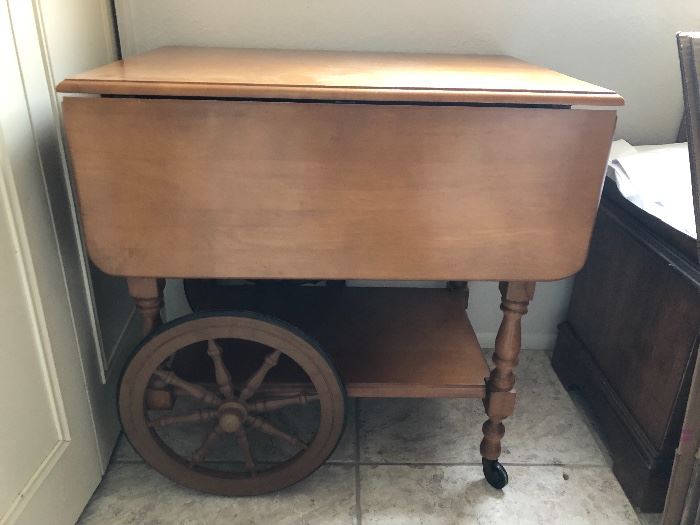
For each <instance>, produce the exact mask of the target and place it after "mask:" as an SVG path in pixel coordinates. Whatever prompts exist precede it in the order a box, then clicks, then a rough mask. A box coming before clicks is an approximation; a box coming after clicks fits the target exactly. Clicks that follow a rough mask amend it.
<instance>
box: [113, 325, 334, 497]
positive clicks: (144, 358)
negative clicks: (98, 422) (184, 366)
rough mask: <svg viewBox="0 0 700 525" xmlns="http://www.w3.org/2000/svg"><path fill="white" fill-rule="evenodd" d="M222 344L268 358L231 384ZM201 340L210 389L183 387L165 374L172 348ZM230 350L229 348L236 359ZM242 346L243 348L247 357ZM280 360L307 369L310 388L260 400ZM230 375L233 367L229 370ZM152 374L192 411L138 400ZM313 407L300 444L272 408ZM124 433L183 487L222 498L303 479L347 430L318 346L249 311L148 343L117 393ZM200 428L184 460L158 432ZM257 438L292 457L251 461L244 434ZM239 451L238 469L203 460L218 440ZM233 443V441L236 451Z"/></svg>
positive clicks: (165, 330) (170, 328)
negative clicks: (281, 446)
mask: <svg viewBox="0 0 700 525" xmlns="http://www.w3.org/2000/svg"><path fill="white" fill-rule="evenodd" d="M225 341H234V343H235V342H236V341H252V342H255V343H256V344H258V345H260V346H262V347H263V348H265V353H264V355H263V356H261V357H262V359H260V360H259V361H258V363H257V366H256V368H255V369H254V371H253V373H252V374H250V376H249V377H247V378H246V379H244V380H243V381H241V383H239V384H236V383H234V382H233V381H232V378H231V374H230V372H229V368H227V367H226V365H225V364H224V362H223V360H222V359H221V353H222V349H221V346H220V345H223V344H224V342H225ZM198 343H205V344H206V347H207V355H208V356H209V358H210V361H209V363H210V366H211V367H212V368H213V369H214V375H215V377H216V386H215V387H213V388H212V387H210V386H203V385H201V384H197V383H192V382H189V381H187V380H185V379H183V378H182V377H180V376H179V375H178V374H177V373H175V372H174V371H172V370H171V369H169V368H168V366H167V365H166V363H168V362H169V361H172V360H174V359H173V357H174V356H175V354H176V353H177V352H179V351H180V350H182V349H184V348H188V347H191V346H192V345H196V344H198ZM236 348H237V347H236V346H234V347H233V348H230V349H229V350H230V351H231V353H233V354H234V357H238V356H237V355H235V354H236V352H235V350H236ZM245 350H246V347H244V348H243V351H245ZM282 355H284V356H285V357H286V358H287V359H289V360H290V361H292V362H294V363H296V364H297V365H298V366H299V367H300V368H301V369H302V370H303V372H304V374H305V376H306V378H307V382H306V384H305V388H306V390H299V391H296V392H293V393H291V394H287V395H285V396H283V397H276V398H272V399H270V398H268V397H265V396H264V395H263V397H259V394H260V393H259V392H258V391H259V389H260V386H261V384H262V382H263V380H264V379H265V376H266V375H268V374H269V372H270V371H271V369H273V368H274V367H275V366H276V365H277V364H278V362H279V361H280V357H281V356H282ZM231 369H233V370H235V368H234V367H232V368H231ZM153 375H155V376H157V377H158V378H159V379H161V380H162V381H164V382H165V383H167V384H168V385H170V386H171V387H173V388H175V389H177V391H178V394H179V396H183V397H188V398H189V399H191V400H193V401H195V402H196V408H195V407H192V406H190V407H189V408H188V410H186V411H182V410H178V409H175V410H173V411H172V412H169V413H165V414H164V413H163V411H162V410H158V411H149V410H146V404H145V403H144V399H145V398H146V392H147V390H148V388H147V387H148V384H149V382H150V380H151V377H152V376H153ZM308 404H317V405H318V410H319V418H318V424H317V427H316V430H315V432H314V433H313V436H312V438H311V439H309V440H308V441H302V440H301V439H299V437H297V436H296V435H295V434H292V433H290V432H289V431H288V430H283V429H282V428H280V427H278V426H277V425H276V424H275V423H273V422H272V420H271V418H270V415H271V413H273V412H277V411H279V410H283V409H285V408H287V407H292V406H300V405H308ZM119 409H120V414H121V416H122V423H123V425H124V430H125V432H126V434H127V436H128V437H129V441H130V442H131V444H132V445H133V446H134V448H135V449H136V451H137V452H138V453H139V454H141V455H142V456H143V457H144V458H145V459H146V460H147V461H148V462H149V464H151V465H152V466H153V467H154V468H155V469H157V470H158V471H159V472H161V473H163V474H164V475H166V476H169V477H171V478H173V479H176V480H177V481H178V482H179V483H182V484H183V485H186V486H188V487H191V488H194V489H197V490H202V491H205V492H211V493H214V494H221V495H225V496H250V495H256V494H263V493H265V492H272V491H275V490H279V489H281V488H283V487H286V486H288V485H290V484H292V483H296V482H297V481H299V480H301V479H303V478H304V477H306V476H307V475H309V474H310V473H312V472H313V471H314V470H316V468H318V467H319V466H320V465H321V464H322V463H323V462H324V461H325V460H326V458H327V457H328V456H329V455H330V454H331V452H333V449H334V448H335V445H336V443H337V442H338V439H339V438H340V435H341V432H342V430H343V426H344V424H345V395H344V392H343V387H342V384H341V383H340V381H339V380H338V377H337V374H336V373H335V370H334V369H333V366H332V365H331V364H330V362H329V361H328V360H327V358H326V357H325V356H324V355H323V354H322V351H321V350H320V348H319V347H318V346H317V345H315V344H314V343H313V342H312V341H310V340H308V339H307V338H306V337H305V336H303V335H302V334H301V333H299V332H298V331H296V330H294V329H292V328H291V327H287V326H284V325H283V324H281V323H278V322H274V321H271V320H270V319H266V318H263V317H260V316H257V315H255V314H237V315H226V314H223V315H217V314H213V315H205V316H189V317H186V318H185V319H180V320H177V321H174V322H171V323H169V324H168V325H166V326H163V327H162V328H161V329H160V330H159V331H158V332H157V333H156V334H155V335H154V336H153V337H151V338H150V339H148V340H146V341H145V342H144V343H143V344H142V346H141V347H140V348H139V350H138V351H137V352H136V355H135V356H134V358H133V359H132V360H131V362H130V363H129V365H128V366H127V369H126V371H125V373H124V379H123V380H122V385H121V390H120V393H119ZM197 424H203V425H204V426H205V429H206V432H205V433H204V439H203V440H202V443H201V445H200V446H199V447H198V448H197V449H196V450H194V451H193V452H191V454H189V455H188V456H184V455H183V454H182V453H181V452H180V451H179V450H176V449H173V448H172V446H173V445H172V444H170V443H169V442H168V438H167V436H166V435H165V434H159V432H158V430H159V429H162V428H164V427H170V426H174V425H176V426H179V425H188V426H192V425H197ZM256 432H258V433H262V434H266V435H268V436H271V437H272V438H274V439H276V440H279V441H281V442H284V443H286V444H288V445H291V447H293V449H294V453H292V454H290V455H289V457H287V458H285V459H284V460H283V461H280V462H275V463H274V464H273V465H263V464H260V463H259V462H257V460H256V458H255V456H254V452H253V451H252V449H251V444H250V442H249V435H254V434H255V433H256ZM222 440H229V441H230V442H231V444H230V445H228V446H232V445H233V446H238V447H239V449H240V451H241V453H242V456H243V459H244V464H243V470H236V469H235V465H227V464H221V463H217V464H216V465H213V464H209V463H206V460H207V458H208V456H209V454H210V453H211V452H212V451H213V449H214V447H215V445H216V444H217V442H219V441H222ZM234 444H235V445H234Z"/></svg>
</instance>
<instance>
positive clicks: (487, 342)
mask: <svg viewBox="0 0 700 525" xmlns="http://www.w3.org/2000/svg"><path fill="white" fill-rule="evenodd" d="M476 338H477V340H478V341H479V345H480V346H481V348H493V345H494V343H495V342H496V333H495V332H480V333H477V334H476ZM556 340H557V334H527V333H524V334H523V335H522V348H523V350H552V349H553V348H554V343H555V342H556Z"/></svg>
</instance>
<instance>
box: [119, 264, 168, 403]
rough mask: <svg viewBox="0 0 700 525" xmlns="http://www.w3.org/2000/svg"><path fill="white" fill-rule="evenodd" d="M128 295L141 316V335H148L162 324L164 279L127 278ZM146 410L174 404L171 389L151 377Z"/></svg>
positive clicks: (159, 380)
mask: <svg viewBox="0 0 700 525" xmlns="http://www.w3.org/2000/svg"><path fill="white" fill-rule="evenodd" d="M126 282H127V286H128V287H129V295H131V298H132V299H133V300H134V302H135V303H136V309H137V310H138V311H139V314H141V326H142V333H143V335H144V337H145V336H147V335H148V334H150V333H151V332H152V331H153V330H155V329H156V328H157V327H158V326H160V324H161V323H162V322H163V321H162V319H161V316H160V311H161V309H162V308H163V288H164V287H165V280H164V279H153V278H147V277H128V278H127V280H126ZM146 402H147V404H148V408H150V409H153V410H168V409H171V408H172V406H173V403H174V402H175V396H174V394H173V391H172V389H171V388H170V387H169V386H168V385H166V384H165V383H164V382H163V381H162V380H161V379H159V378H157V377H155V376H153V377H152V378H151V381H150V383H149V388H148V391H147V393H146Z"/></svg>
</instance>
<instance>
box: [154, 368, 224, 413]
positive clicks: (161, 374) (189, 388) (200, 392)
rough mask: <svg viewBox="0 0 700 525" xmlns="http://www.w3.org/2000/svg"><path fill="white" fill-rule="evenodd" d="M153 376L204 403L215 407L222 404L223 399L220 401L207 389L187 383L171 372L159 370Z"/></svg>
mask: <svg viewBox="0 0 700 525" xmlns="http://www.w3.org/2000/svg"><path fill="white" fill-rule="evenodd" d="M153 374H154V375H156V376H158V378H160V379H162V380H163V381H164V382H165V383H167V384H169V385H172V386H174V387H176V388H179V389H180V390H181V391H183V392H184V393H186V394H187V395H188V396H190V397H193V398H195V399H198V400H200V401H202V402H203V403H207V404H208V405H213V406H219V405H220V404H221V399H219V398H218V397H217V396H216V395H215V394H213V393H212V392H210V391H209V390H207V389H206V388H203V387H201V386H199V385H196V384H194V383H190V382H189V381H185V380H184V379H182V378H181V377H179V376H178V375H177V374H176V373H175V372H173V371H171V370H161V369H158V370H156V371H155V372H153Z"/></svg>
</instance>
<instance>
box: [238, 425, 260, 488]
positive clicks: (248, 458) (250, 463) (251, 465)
mask: <svg viewBox="0 0 700 525" xmlns="http://www.w3.org/2000/svg"><path fill="white" fill-rule="evenodd" d="M236 441H237V442H238V448H240V449H241V452H242V453H243V459H244V461H245V463H244V466H245V468H246V470H247V471H248V472H250V475H251V476H253V477H255V474H256V472H255V461H254V460H253V453H252V452H251V451H250V443H248V434H247V433H246V431H245V429H244V428H241V429H240V430H239V431H238V432H236Z"/></svg>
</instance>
